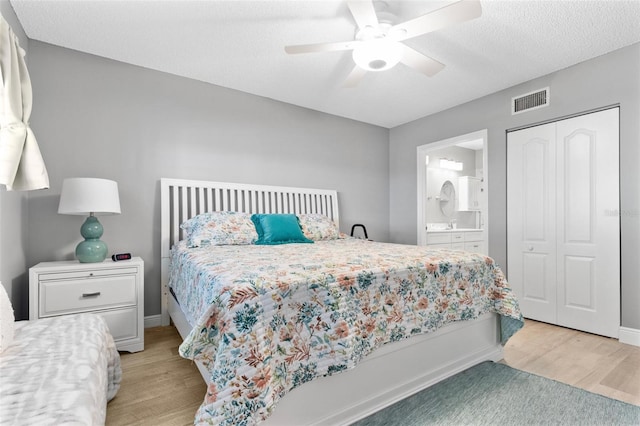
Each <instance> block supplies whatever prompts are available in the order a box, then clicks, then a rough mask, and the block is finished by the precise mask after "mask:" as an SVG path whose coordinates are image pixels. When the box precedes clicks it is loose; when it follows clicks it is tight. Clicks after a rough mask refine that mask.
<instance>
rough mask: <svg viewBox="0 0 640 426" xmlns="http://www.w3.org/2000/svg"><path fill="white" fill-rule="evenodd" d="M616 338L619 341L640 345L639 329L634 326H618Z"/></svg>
mask: <svg viewBox="0 0 640 426" xmlns="http://www.w3.org/2000/svg"><path fill="white" fill-rule="evenodd" d="M618 340H619V341H620V343H626V344H627V345H633V346H640V330H638V329H635V328H628V327H620V332H619V333H618Z"/></svg>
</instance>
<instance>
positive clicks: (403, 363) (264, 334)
mask: <svg viewBox="0 0 640 426" xmlns="http://www.w3.org/2000/svg"><path fill="white" fill-rule="evenodd" d="M161 199H162V203H161V204H162V210H161V222H162V231H161V240H162V279H163V302H162V306H163V312H162V314H163V323H164V324H168V323H169V322H170V320H171V321H173V323H174V324H175V325H176V328H177V329H178V331H179V333H180V334H181V336H182V337H183V339H184V341H183V343H182V345H181V346H180V353H181V355H182V356H184V357H186V358H189V359H193V360H194V361H195V362H196V364H197V365H198V368H199V369H200V372H201V374H202V376H203V378H204V379H205V380H206V382H207V383H208V390H207V394H206V395H205V396H204V402H203V404H202V406H201V407H200V409H199V410H198V412H197V413H196V423H198V424H206V423H211V424H256V423H260V422H264V424H266V425H269V424H274V425H285V424H291V425H302V424H349V423H352V422H353V421H355V420H358V419H361V418H363V417H366V416H367V415H369V414H371V413H373V412H375V411H377V410H379V409H381V408H383V407H385V406H387V405H389V404H392V403H393V402H395V401H397V400H399V399H402V398H404V397H406V396H408V395H410V394H412V393H415V392H417V391H419V390H421V389H423V388H425V387H428V386H430V385H431V384H433V383H436V382H438V381H440V380H442V379H444V378H446V377H448V376H451V375H453V374H455V373H457V372H460V371H462V370H464V369H466V368H468V367H471V366H473V365H475V364H477V363H479V362H481V361H485V360H493V361H498V360H500V359H501V358H502V343H504V342H505V341H506V339H508V337H509V336H510V335H511V334H513V333H514V332H515V331H516V330H517V329H518V328H519V327H521V326H522V316H521V314H520V311H519V309H518V305H517V301H516V300H515V298H514V296H513V294H512V292H511V289H510V288H509V286H508V284H507V283H506V280H505V279H504V275H503V274H502V272H501V271H500V269H499V268H498V267H497V266H496V265H495V264H494V262H493V260H492V259H490V258H488V257H486V256H482V255H479V254H473V253H467V252H462V251H455V250H444V249H433V248H429V247H418V246H408V245H398V244H386V243H376V242H371V241H365V240H357V239H353V238H348V237H346V236H345V235H344V234H339V233H338V232H336V231H335V230H337V229H338V228H337V226H336V225H337V224H338V223H339V210H338V196H337V193H336V191H329V190H314V189H302V188H285V187H271V186H262V185H248V184H232V183H220V182H202V181H187V180H177V179H162V180H161ZM207 212H209V213H207ZM211 212H220V213H217V214H214V213H211ZM235 213H238V214H242V217H243V219H242V220H243V221H246V217H247V216H248V215H251V214H257V215H258V216H260V215H266V216H269V214H280V215H282V216H285V215H286V214H295V215H296V217H297V218H298V220H299V222H300V223H301V224H302V230H303V231H304V235H305V236H307V237H309V239H311V240H312V241H313V242H312V243H302V242H299V243H295V244H282V245H273V246H271V245H269V246H263V245H257V244H253V243H249V244H229V245H216V246H211V245H206V244H200V243H199V242H200V240H198V239H195V240H194V239H193V238H192V235H193V233H192V231H191V230H190V229H189V227H188V226H187V227H185V229H183V228H181V226H180V225H181V224H184V223H185V222H187V223H191V222H193V221H196V222H197V221H198V220H200V219H201V218H203V217H207V219H206V220H210V217H216V218H219V217H220V216H224V215H227V214H229V215H232V216H233V217H240V216H238V215H235ZM254 217H255V216H252V220H253V218H254ZM259 219H262V217H258V220H259ZM268 219H270V217H269V218H268ZM225 220H226V219H225ZM316 220H317V221H318V223H321V222H322V225H323V226H325V225H326V222H327V221H329V222H330V223H331V224H333V226H334V230H332V232H329V233H328V234H327V235H329V234H330V237H327V238H325V237H326V235H321V234H322V232H320V233H319V234H317V235H315V234H313V232H311V233H309V232H307V231H309V230H314V229H315V228H313V227H314V226H315V223H316V222H315V221H316ZM305 221H307V222H305ZM323 221H324V222H323ZM243 223H244V222H243ZM243 226H244V225H243ZM256 226H257V227H260V224H259V223H258V224H256ZM263 227H264V224H263ZM234 229H237V228H234ZM319 229H324V230H327V229H330V226H325V227H324V228H322V227H320V228H319ZM187 231H188V232H187ZM323 232H324V231H323ZM336 234H337V235H336ZM318 235H319V237H318ZM316 237H317V238H316ZM259 238H262V233H260V236H259ZM193 241H197V242H196V243H193Z"/></svg>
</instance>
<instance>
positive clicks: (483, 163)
mask: <svg viewBox="0 0 640 426" xmlns="http://www.w3.org/2000/svg"><path fill="white" fill-rule="evenodd" d="M486 146H487V130H486V129H484V130H479V131H477V132H473V133H468V134H465V135H460V136H456V137H453V138H449V139H445V140H440V141H435V142H432V143H429V144H425V145H421V146H419V147H418V148H417V172H418V173H417V175H418V185H417V189H418V190H417V197H418V200H417V201H418V202H417V206H418V223H417V233H418V234H417V236H418V238H417V241H418V244H419V245H437V246H441V247H449V248H454V249H464V250H467V251H475V252H480V253H484V254H488V253H487V248H488V238H487V237H488V232H487V228H488V224H489V217H488V214H487V213H488V208H487V190H486V188H488V186H487V183H488V180H487V178H488V176H487V149H486Z"/></svg>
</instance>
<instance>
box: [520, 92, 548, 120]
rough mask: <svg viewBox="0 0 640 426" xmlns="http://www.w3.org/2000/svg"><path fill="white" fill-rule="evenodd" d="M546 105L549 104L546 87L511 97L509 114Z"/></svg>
mask: <svg viewBox="0 0 640 426" xmlns="http://www.w3.org/2000/svg"><path fill="white" fill-rule="evenodd" d="M547 105H549V88H548V87H547V88H545V89H542V90H536V91H535V92H530V93H525V94H524V95H520V96H516V97H515V98H511V115H514V114H520V113H521V112H525V111H531V110H532V109H538V108H543V107H546V106H547Z"/></svg>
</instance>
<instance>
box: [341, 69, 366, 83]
mask: <svg viewBox="0 0 640 426" xmlns="http://www.w3.org/2000/svg"><path fill="white" fill-rule="evenodd" d="M366 73H367V71H366V70H363V69H362V68H360V67H359V66H357V65H356V66H355V67H353V70H351V72H350V73H349V75H348V76H347V79H346V80H345V81H344V84H343V85H342V86H343V87H356V86H357V85H358V83H360V80H362V77H364V75H365V74H366Z"/></svg>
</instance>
